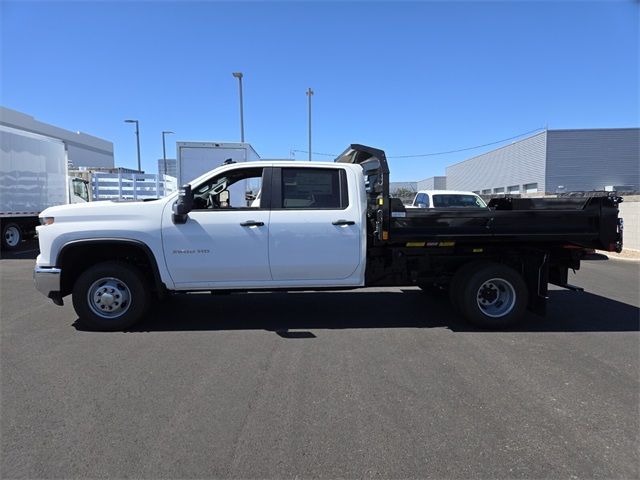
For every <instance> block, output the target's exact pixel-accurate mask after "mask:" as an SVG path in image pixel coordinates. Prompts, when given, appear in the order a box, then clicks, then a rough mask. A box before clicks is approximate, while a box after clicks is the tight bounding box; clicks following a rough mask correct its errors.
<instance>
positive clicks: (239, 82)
mask: <svg viewBox="0 0 640 480" xmlns="http://www.w3.org/2000/svg"><path fill="white" fill-rule="evenodd" d="M232 75H233V76H234V77H236V78H237V79H238V86H239V88H240V141H241V142H242V143H244V107H243V105H242V72H233V73H232Z"/></svg>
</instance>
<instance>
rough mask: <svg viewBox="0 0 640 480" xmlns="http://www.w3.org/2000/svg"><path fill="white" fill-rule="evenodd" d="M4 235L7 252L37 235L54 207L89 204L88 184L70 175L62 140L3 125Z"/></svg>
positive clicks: (0, 204) (0, 224)
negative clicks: (46, 212) (41, 221)
mask: <svg viewBox="0 0 640 480" xmlns="http://www.w3.org/2000/svg"><path fill="white" fill-rule="evenodd" d="M0 148H1V151H0V232H1V237H0V238H1V243H2V248H3V249H9V250H10V249H15V248H17V247H18V246H19V245H20V243H21V242H22V240H23V239H25V238H29V237H31V236H33V235H34V234H35V227H36V226H37V225H38V223H39V221H38V215H40V212H42V211H43V210H45V209H47V208H49V207H52V206H54V205H64V204H67V203H82V202H87V201H89V190H88V188H87V182H86V181H84V180H82V179H81V178H75V177H71V176H69V174H68V166H67V151H66V147H65V144H64V142H62V141H61V140H58V139H55V138H51V137H46V136H44V135H38V134H35V133H30V132H25V131H23V130H17V129H14V128H10V127H6V126H3V125H0Z"/></svg>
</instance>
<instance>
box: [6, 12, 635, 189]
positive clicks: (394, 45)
mask: <svg viewBox="0 0 640 480" xmlns="http://www.w3.org/2000/svg"><path fill="white" fill-rule="evenodd" d="M0 8H1V9H2V11H1V13H2V15H1V17H2V20H1V27H2V46H1V48H2V58H1V67H2V86H1V102H0V103H1V104H2V105H3V106H6V107H9V108H13V109H16V110H19V111H22V112H24V113H27V114H30V115H33V116H35V117H36V118H38V119H39V120H42V121H45V122H48V123H52V124H55V125H58V126H61V127H64V128H67V129H69V130H74V131H75V130H81V131H83V132H86V133H90V134H92V135H96V136H99V137H102V138H105V139H108V140H111V141H112V142H113V143H114V151H115V159H116V165H118V166H126V167H134V166H135V164H136V153H135V136H134V134H133V128H132V125H130V124H125V123H123V120H124V119H125V118H137V119H139V120H140V130H141V144H142V145H141V150H142V164H143V169H145V170H147V171H149V172H155V171H156V160H157V159H158V158H161V157H162V143H161V135H160V132H161V131H162V130H173V131H175V132H176V135H175V136H174V137H173V138H172V139H171V137H168V138H169V139H171V140H172V141H170V143H169V144H168V150H169V151H170V152H175V143H174V142H175V140H219V141H224V140H228V141H238V139H239V113H238V96H237V95H238V87H237V80H236V79H235V78H233V77H232V75H231V72H233V71H242V72H243V73H244V76H245V77H244V97H245V98H244V100H245V136H246V140H247V141H248V142H250V143H251V144H252V145H253V146H254V148H255V149H256V150H257V151H258V153H259V154H260V155H261V156H262V157H263V158H288V157H289V156H290V151H291V150H292V149H300V150H306V148H307V103H306V102H307V99H306V95H305V91H306V89H307V87H311V88H313V90H314V91H315V95H314V97H313V150H314V151H316V152H321V153H323V152H324V153H340V152H341V151H342V150H343V149H344V148H345V147H346V146H347V145H348V144H349V143H365V144H369V145H373V146H377V147H380V148H383V149H385V150H386V151H387V154H388V155H390V156H393V155H410V154H423V153H429V152H440V151H448V150H453V149H456V148H462V147H468V146H473V145H479V144H484V143H488V142H491V141H495V140H500V139H503V138H507V137H511V136H514V135H517V134H519V133H522V132H526V131H530V130H532V129H535V128H538V127H544V126H545V125H548V127H549V128H596V127H605V128H606V127H635V126H638V125H639V123H640V122H639V118H638V116H639V111H638V108H639V107H638V102H639V97H638V80H639V78H638V68H639V63H638V55H639V49H638V18H639V17H638V13H639V8H640V7H639V4H638V2H635V1H619V2H618V1H608V2H510V3H507V2H471V3H465V2H414V3H400V2H393V3H385V2H353V3H341V2H317V3H316V2H279V3H271V2H259V3H249V2H235V3H222V2H104V3H96V2H61V3H55V2H28V1H27V2H11V1H3V2H2V3H1V6H0ZM484 150H486V148H485V149H484ZM482 151H483V149H479V150H474V151H468V152H460V153H456V154H449V155H442V156H432V157H423V158H410V159H392V160H391V168H392V178H393V179H394V180H416V179H421V178H425V177H428V176H431V175H441V174H444V168H445V166H446V165H448V164H451V163H455V162H457V161H460V160H463V159H465V158H468V157H470V156H473V155H475V154H478V153H481V152H482ZM171 156H173V155H171ZM296 158H298V159H306V154H303V153H298V154H296ZM315 158H317V159H322V160H327V159H329V157H322V156H316V157H315Z"/></svg>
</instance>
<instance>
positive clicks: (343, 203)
mask: <svg viewBox="0 0 640 480" xmlns="http://www.w3.org/2000/svg"><path fill="white" fill-rule="evenodd" d="M348 205H349V199H348V193H347V178H346V174H345V171H344V170H343V169H329V168H283V169H282V208H285V209H329V210H330V209H344V208H347V206H348Z"/></svg>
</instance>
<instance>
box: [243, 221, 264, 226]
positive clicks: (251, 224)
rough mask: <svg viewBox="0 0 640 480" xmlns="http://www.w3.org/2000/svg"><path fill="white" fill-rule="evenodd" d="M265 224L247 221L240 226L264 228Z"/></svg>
mask: <svg viewBox="0 0 640 480" xmlns="http://www.w3.org/2000/svg"><path fill="white" fill-rule="evenodd" d="M263 225H264V222H256V221H255V220H247V221H246V222H242V223H241V224H240V226H241V227H262V226H263Z"/></svg>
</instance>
